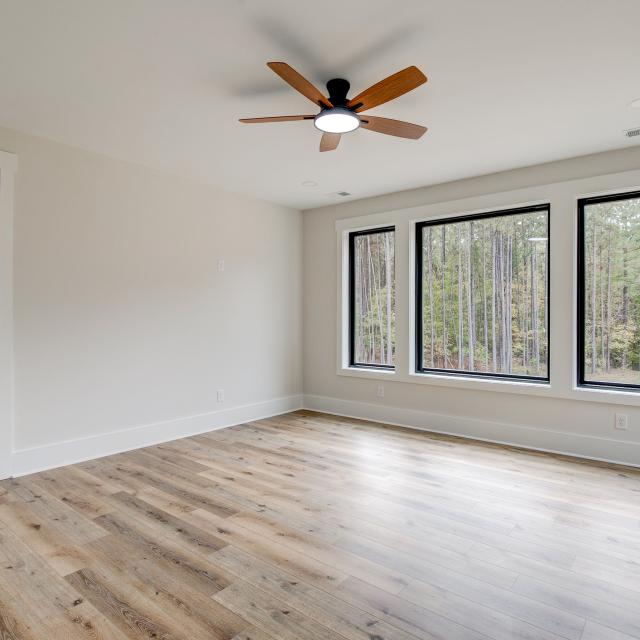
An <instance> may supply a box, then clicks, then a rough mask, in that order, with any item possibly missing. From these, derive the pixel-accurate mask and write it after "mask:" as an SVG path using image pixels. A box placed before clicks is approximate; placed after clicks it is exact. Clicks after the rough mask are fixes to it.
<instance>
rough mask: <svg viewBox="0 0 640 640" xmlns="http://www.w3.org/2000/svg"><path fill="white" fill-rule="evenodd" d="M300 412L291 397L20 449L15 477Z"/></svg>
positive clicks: (14, 466)
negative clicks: (283, 414) (291, 412)
mask: <svg viewBox="0 0 640 640" xmlns="http://www.w3.org/2000/svg"><path fill="white" fill-rule="evenodd" d="M300 408H302V395H295V396H287V397H284V398H275V399H273V400H267V401H266V402H258V403H256V404H247V405H243V406H240V407H233V408H231V409H224V410H222V411H213V412H211V413H203V414H199V415H195V416H188V417H186V418H179V419H177V420H168V421H166V422H157V423H154V424H146V425H142V426H140V427H133V428H130V429H120V430H118V431H111V432H109V433H103V434H100V435H97V436H90V437H88V438H78V439H76V440H66V441H64V442H56V443H53V444H48V445H44V446H42V447H33V448H30V449H18V450H16V451H14V452H13V456H12V461H11V463H12V471H11V475H13V476H14V477H18V476H24V475H26V474H29V473H35V472H37V471H44V470H46V469H54V468H55V467H63V466H66V465H68V464H74V463H76V462H83V461H85V460H92V459H94V458H102V457H104V456H109V455H112V454H114V453H121V452H123V451H131V450H132V449H139V448H141V447H148V446H150V445H154V444H160V443H162V442H168V441H169V440H177V439H178V438H186V437H188V436H194V435H197V434H200V433H206V432H207V431H215V430H216V429H223V428H224V427H231V426H234V425H237V424H242V423H244V422H250V421H251V420H260V419H262V418H269V417H272V416H276V415H279V414H281V413H287V412H289V411H295V410H296V409H300ZM7 477H8V476H7Z"/></svg>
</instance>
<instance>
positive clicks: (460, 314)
mask: <svg viewBox="0 0 640 640" xmlns="http://www.w3.org/2000/svg"><path fill="white" fill-rule="evenodd" d="M461 238H462V233H461V229H460V225H459V224H458V225H456V245H457V249H458V369H460V370H461V371H462V370H463V369H464V311H463V299H462V289H463V288H462V277H463V275H462V246H461V244H462V243H461V242H460V240H461Z"/></svg>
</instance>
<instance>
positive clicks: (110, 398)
mask: <svg viewBox="0 0 640 640" xmlns="http://www.w3.org/2000/svg"><path fill="white" fill-rule="evenodd" d="M0 149H3V150H5V151H10V152H14V153H16V154H17V155H18V157H19V169H18V172H17V174H16V185H15V187H16V203H15V237H14V318H15V342H14V352H15V401H16V402H15V404H16V407H15V408H16V414H15V443H16V449H17V450H18V451H20V450H29V449H31V448H38V447H43V446H45V445H52V444H54V443H61V442H65V441H75V440H77V439H86V438H91V437H92V436H99V435H100V434H108V433H113V432H116V431H118V430H123V429H131V428H138V427H144V428H145V429H146V431H145V433H147V434H153V433H154V425H160V426H159V427H158V429H157V430H156V431H157V432H158V433H166V434H167V435H168V436H171V435H172V433H173V432H172V431H171V430H170V429H169V430H167V427H166V425H167V424H173V425H174V426H176V425H177V426H178V427H179V425H180V424H181V423H180V421H182V420H184V419H192V418H193V417H199V418H201V420H199V421H197V422H198V425H205V424H207V416H209V414H212V412H219V411H228V410H230V409H231V408H236V407H246V406H247V405H251V406H253V405H255V404H256V403H258V404H259V407H258V409H257V411H260V410H262V409H264V410H265V411H267V410H268V409H269V407H271V405H269V404H268V403H270V402H273V401H276V405H277V401H278V399H282V398H289V397H291V396H294V397H295V396H297V395H298V394H300V393H301V351H302V349H301V233H302V220H301V214H300V212H298V211H295V210H292V209H288V208H285V207H281V206H277V205H273V204H268V203H265V202H261V201H258V200H254V199H249V198H246V197H242V196H238V195H234V194H230V193H225V192H222V191H219V190H216V189H214V188H212V187H209V186H207V185H203V184H197V183H194V182H189V181H187V180H183V179H180V178H176V177H173V176H169V175H165V174H163V173H159V172H156V171H153V170H150V169H147V168H143V167H140V166H137V165H133V164H128V163H124V162H120V161H115V160H112V159H108V158H105V157H102V156H99V155H95V154H92V153H87V152H84V151H80V150H78V149H74V148H71V147H67V146H64V145H61V144H57V143H54V142H49V141H45V140H43V139H38V138H34V137H30V136H26V135H22V134H19V133H16V132H13V131H9V130H4V129H0ZM219 259H223V260H225V265H226V268H225V271H224V272H219V271H218V268H217V265H218V260H219ZM217 389H224V390H225V401H224V402H223V403H218V402H216V390H217ZM298 397H299V396H298ZM260 403H267V404H265V405H264V407H263V405H260ZM274 406H275V405H274ZM278 406H280V405H278ZM282 406H286V403H285V404H284V405H282ZM234 415H238V414H233V413H231V414H228V415H227V418H228V420H233V416H234ZM209 423H210V424H214V423H215V420H209ZM198 425H195V423H193V421H192V423H191V426H189V427H186V428H185V430H186V431H188V430H193V429H194V428H198ZM201 430H204V426H202V429H201ZM179 431H180V429H179V428H178V432H179ZM152 437H153V435H152ZM122 440H123V442H126V441H127V439H126V437H123V438H122ZM141 441H142V442H144V438H142V440H141ZM133 444H135V443H133ZM125 447H126V444H125V445H124V447H123V448H125ZM83 451H84V450H83ZM51 452H53V450H51ZM54 453H55V452H54ZM92 453H93V454H95V451H94V450H93V449H92V450H91V451H89V450H86V453H82V452H81V450H80V449H78V452H77V454H72V455H71V457H72V458H73V457H75V458H77V457H82V456H83V455H87V456H89V455H92ZM61 455H66V454H61ZM54 457H55V456H54ZM37 464H38V463H37V462H35V461H33V460H32V461H31V462H29V463H28V464H27V463H25V468H26V467H28V466H34V465H37Z"/></svg>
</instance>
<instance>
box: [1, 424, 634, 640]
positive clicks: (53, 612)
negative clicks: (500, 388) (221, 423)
mask: <svg viewBox="0 0 640 640" xmlns="http://www.w3.org/2000/svg"><path fill="white" fill-rule="evenodd" d="M76 638H82V639H87V640H88V639H98V638H99V639H113V640H123V639H125V638H137V639H140V638H145V639H149V638H156V639H162V640H172V639H180V640H182V639H184V640H215V639H218V638H236V639H237V640H250V639H251V640H274V639H280V638H283V639H287V640H297V639H301V638H302V639H311V640H331V639H339V640H344V639H349V640H411V639H415V638H424V639H427V638H428V639H438V640H462V639H464V640H480V639H486V638H493V639H494V640H512V639H516V640H522V639H527V640H558V639H560V638H568V639H570V640H630V639H631V638H636V639H637V638H640V471H638V470H632V469H629V468H624V467H615V466H612V465H604V464H601V465H599V464H595V463H588V462H583V461H578V460H572V459H570V458H563V457H561V456H552V455H545V454H539V453H532V452H526V451H519V450H516V449H512V448H508V447H502V446H497V445H485V444H481V443H477V442H470V441H465V440H462V439H455V438H449V437H441V436H434V435H431V434H426V433H420V432H416V431H410V430H404V429H400V428H394V427H384V426H380V425H374V424H372V423H367V422H361V421H355V420H347V419H342V418H337V417H333V416H325V415H319V414H313V413H310V412H296V413H293V414H289V415H286V416H281V417H278V418H272V419H269V420H260V421H258V422H254V423H250V424H248V425H243V426H239V427H234V428H230V429H225V430H221V431H216V432H212V433H210V434H206V435H202V436H198V437H193V438H188V439H185V440H178V441H175V442H171V443H168V444H163V445H158V446H155V447H150V448H147V449H144V450H139V451H135V452H131V453H126V454H120V455H116V456H111V457H108V458H102V459H100V460H96V461H92V462H87V463H83V464H77V465H73V466H70V467H66V468H64V469H58V470H55V471H50V472H45V473H38V474H35V475H32V476H29V477H25V478H20V479H18V480H8V481H4V482H1V483H0V640H11V639H21V640H22V639H25V640H26V639H29V640H58V639H60V640H67V639H68V640H74V639H76Z"/></svg>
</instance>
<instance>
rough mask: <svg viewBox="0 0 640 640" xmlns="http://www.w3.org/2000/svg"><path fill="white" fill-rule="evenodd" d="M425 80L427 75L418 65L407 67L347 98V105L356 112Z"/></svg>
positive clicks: (408, 89)
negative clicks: (353, 96)
mask: <svg viewBox="0 0 640 640" xmlns="http://www.w3.org/2000/svg"><path fill="white" fill-rule="evenodd" d="M426 81H427V76H425V75H424V73H422V71H420V69H418V67H407V68H406V69H403V70H402V71H398V73H394V74H393V75H392V76H389V77H388V78H385V79H384V80H380V82H378V83H376V84H374V85H373V86H372V87H369V88H368V89H365V90H364V91H363V92H362V93H359V94H358V95H357V96H356V97H355V98H352V99H351V100H349V102H348V104H347V106H348V107H349V108H350V109H353V110H354V111H356V112H357V113H358V112H360V111H364V110H365V109H372V108H373V107H377V106H378V105H379V104H384V103H385V102H389V100H393V99H394V98H397V97H398V96H401V95H403V94H404V93H407V92H408V91H411V90H412V89H415V88H416V87H419V86H420V85H421V84H424V83H425V82H426Z"/></svg>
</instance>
